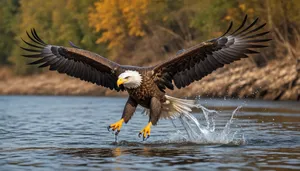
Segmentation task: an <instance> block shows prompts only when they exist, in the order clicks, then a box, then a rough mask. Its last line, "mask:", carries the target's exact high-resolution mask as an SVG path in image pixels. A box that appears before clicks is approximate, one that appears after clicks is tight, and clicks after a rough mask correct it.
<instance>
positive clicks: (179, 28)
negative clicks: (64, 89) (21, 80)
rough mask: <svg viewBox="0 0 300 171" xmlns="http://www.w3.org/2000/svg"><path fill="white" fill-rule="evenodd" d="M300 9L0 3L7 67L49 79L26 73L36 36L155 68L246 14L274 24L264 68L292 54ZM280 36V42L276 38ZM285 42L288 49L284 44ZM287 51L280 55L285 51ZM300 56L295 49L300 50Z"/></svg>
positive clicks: (134, 0) (150, 2) (141, 0)
mask: <svg viewBox="0 0 300 171" xmlns="http://www.w3.org/2000/svg"><path fill="white" fill-rule="evenodd" d="M299 8H300V3H299V1H296V0H295V1H292V0H291V1H281V0H265V1H260V0H231V1H228V0H214V1H211V0H163V1H161V0H89V1H78V0H64V1H62V0H51V1H41V0H30V1H28V0H3V1H0V13H1V15H0V25H1V27H0V39H1V40H2V41H1V42H0V64H1V65H8V66H9V67H12V68H14V71H15V72H16V73H18V74H28V73H35V72H41V70H40V69H36V68H35V67H28V66H27V65H25V64H26V63H28V62H29V60H28V59H25V58H22V57H21V54H22V53H23V51H22V50H21V49H20V48H19V45H20V44H22V42H21V39H20V37H23V38H25V39H26V32H25V31H26V30H29V29H30V28H33V27H34V28H35V29H36V30H37V31H38V33H39V35H40V37H42V38H43V39H44V40H45V42H47V43H50V44H57V45H62V46H69V44H68V41H72V42H73V43H74V44H76V45H77V46H79V47H81V48H83V49H86V50H90V51H93V52H96V53H99V54H101V55H102V56H105V57H107V58H110V59H113V60H115V61H117V62H121V63H126V64H133V65H149V64H153V63H157V62H158V61H161V60H164V59H166V58H168V57H170V56H172V55H173V54H175V53H176V52H177V51H178V50H180V49H182V48H188V47H190V46H192V45H195V44H197V43H199V42H202V41H205V40H207V39H211V38H213V37H217V36H220V35H221V34H222V33H223V32H224V31H225V30H226V29H227V27H228V24H229V22H230V21H233V22H234V27H235V26H237V25H238V24H239V23H240V22H241V20H242V18H243V17H244V16H245V14H248V16H249V18H250V19H254V18H255V17H260V20H259V22H261V23H262V22H267V26H266V29H267V30H271V31H272V33H271V38H273V39H274V40H277V37H278V35H281V36H279V37H280V41H279V42H281V44H283V45H281V46H280V44H276V43H274V41H273V44H271V48H269V50H266V51H264V53H261V55H260V56H259V55H258V56H255V57H251V58H250V60H249V62H250V63H253V64H255V65H257V66H259V67H260V66H264V65H265V64H266V63H268V61H269V60H273V59H277V58H283V56H285V55H286V53H287V52H292V50H289V48H288V49H287V50H286V49H285V48H286V47H287V46H286V45H289V46H294V45H296V42H297V40H296V39H295V37H296V36H294V35H296V34H298V32H299V29H298V28H299V26H300V22H299V21H300V12H299ZM275 31H276V34H275ZM282 42H284V43H282ZM279 46H280V47H283V49H284V50H282V49H281V50H280V49H278V48H277V47H279ZM294 49H295V48H294Z"/></svg>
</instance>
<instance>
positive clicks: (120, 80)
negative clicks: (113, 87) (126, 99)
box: [117, 78, 127, 87]
mask: <svg viewBox="0 0 300 171" xmlns="http://www.w3.org/2000/svg"><path fill="white" fill-rule="evenodd" d="M126 81H127V79H123V78H119V79H118V81H117V86H118V87H119V86H120V85H121V84H124V83H125V82H126Z"/></svg>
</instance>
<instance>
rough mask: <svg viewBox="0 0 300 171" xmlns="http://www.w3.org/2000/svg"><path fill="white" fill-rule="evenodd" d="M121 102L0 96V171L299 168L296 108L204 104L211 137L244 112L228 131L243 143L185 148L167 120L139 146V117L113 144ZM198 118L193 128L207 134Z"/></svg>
mask: <svg viewBox="0 0 300 171" xmlns="http://www.w3.org/2000/svg"><path fill="white" fill-rule="evenodd" d="M125 101H126V99H122V98H91V97H17V96H11V97H7V96H2V97H0V102H1V103H0V170H63V169H67V170H102V169H104V170H106V169H107V170H140V169H143V170H162V169H167V170H183V169H185V170H199V169H203V170H240V169H241V168H243V169H244V170H287V169H294V170H299V169H300V167H299V161H300V105H299V102H264V101H242V100H226V101H225V100H214V99H212V100H208V99H207V100H203V104H204V106H206V107H208V108H209V109H215V110H218V112H219V114H218V117H217V118H215V128H214V129H215V131H222V130H223V129H224V127H226V124H227V123H228V121H229V120H230V118H231V114H232V111H233V110H234V109H235V108H236V107H237V106H240V105H242V106H243V108H241V109H240V110H239V113H238V115H237V116H236V117H234V118H236V119H234V125H236V126H234V125H231V126H230V130H232V131H240V132H241V133H242V134H243V135H244V136H245V140H246V142H245V143H242V144H235V143H230V144H227V143H224V142H223V143H216V142H211V143H203V141H202V142H199V141H198V142H197V141H193V142H191V141H186V139H184V138H183V137H184V136H187V134H186V133H185V131H184V129H183V128H182V129H180V128H176V129H175V128H174V126H173V124H172V122H170V121H169V120H162V121H160V122H159V124H158V126H156V127H153V129H152V132H151V133H152V137H151V138H150V139H149V140H148V141H146V142H142V141H141V140H140V139H139V138H138V137H137V135H138V132H139V130H140V129H141V128H142V127H143V126H144V125H145V124H146V123H147V121H148V118H147V117H145V116H143V115H141V114H140V112H141V110H139V111H138V112H137V113H136V114H135V116H134V117H133V119H132V120H131V121H130V122H129V124H126V125H124V126H123V128H122V131H121V133H120V136H119V138H118V139H119V142H114V136H113V135H112V134H111V133H108V132H107V129H106V126H107V125H109V124H110V123H112V122H115V121H116V120H118V119H119V118H120V115H121V112H122V110H123V105H124V103H125ZM198 113H199V112H198ZM198 113H195V114H194V116H195V117H196V118H197V120H198V121H199V123H200V124H201V125H203V127H204V128H209V129H208V130H211V128H212V127H206V126H207V119H206V118H205V116H204V115H203V114H198ZM175 122H178V123H180V121H179V120H178V121H175ZM175 124H176V123H175ZM176 125H177V124H176ZM212 125H213V124H211V126H212ZM177 126H178V125H177ZM178 129H179V132H178Z"/></svg>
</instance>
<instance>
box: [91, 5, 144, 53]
mask: <svg viewBox="0 0 300 171" xmlns="http://www.w3.org/2000/svg"><path fill="white" fill-rule="evenodd" d="M148 5H149V0H131V1H127V0H125V1H120V0H104V1H98V2H95V6H94V8H91V12H90V13H89V22H90V23H89V25H90V26H91V27H94V28H95V30H96V31H97V32H102V35H101V37H99V38H98V39H97V43H104V42H109V44H108V48H109V49H113V48H122V47H123V43H124V42H126V39H128V38H130V37H142V36H144V35H145V34H146V31H145V25H146V24H147V18H146V16H147V12H148Z"/></svg>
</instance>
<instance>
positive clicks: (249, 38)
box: [153, 16, 271, 91]
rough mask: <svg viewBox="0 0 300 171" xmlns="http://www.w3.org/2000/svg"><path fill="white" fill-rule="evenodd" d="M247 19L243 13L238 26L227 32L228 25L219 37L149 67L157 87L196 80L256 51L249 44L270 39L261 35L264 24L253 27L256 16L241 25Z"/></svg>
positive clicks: (255, 45)
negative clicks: (253, 19)
mask: <svg viewBox="0 0 300 171" xmlns="http://www.w3.org/2000/svg"><path fill="white" fill-rule="evenodd" d="M246 21H247V16H245V18H244V20H243V22H242V24H241V25H240V27H239V28H238V29H237V30H235V31H234V32H232V33H231V34H229V35H227V33H228V32H229V31H230V29H231V27H232V22H231V23H230V26H229V28H228V30H227V31H226V32H225V34H223V35H222V36H221V37H218V38H215V39H212V40H208V41H206V42H203V43H200V44H198V45H196V46H194V47H191V48H189V49H186V50H183V51H181V52H180V53H178V54H177V55H176V56H175V57H174V58H172V59H170V60H168V61H166V62H164V63H161V64H159V65H157V66H154V67H153V77H154V80H155V81H156V84H157V85H158V86H159V88H160V89H161V90H162V91H164V89H165V88H166V87H167V88H169V89H174V86H173V84H172V80H173V81H174V84H175V86H176V87H177V88H182V87H185V86H187V85H189V84H190V83H192V82H194V81H197V80H200V79H201V78H203V77H204V76H206V75H208V74H210V73H211V72H213V71H214V70H216V69H217V68H220V67H223V66H224V64H229V63H232V62H234V61H236V60H239V59H241V58H246V57H247V54H252V53H258V52H256V51H254V50H251V49H252V48H263V47H267V46H265V45H263V44H261V43H263V42H267V41H269V40H271V39H264V38H262V36H263V35H265V34H267V33H269V32H260V33H258V31H260V30H261V29H262V28H263V27H264V26H265V25H266V24H262V25H259V26H257V27H255V24H256V23H257V21H258V18H257V19H256V20H255V21H254V22H253V23H252V24H250V25H249V26H247V27H244V26H245V23H246Z"/></svg>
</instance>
